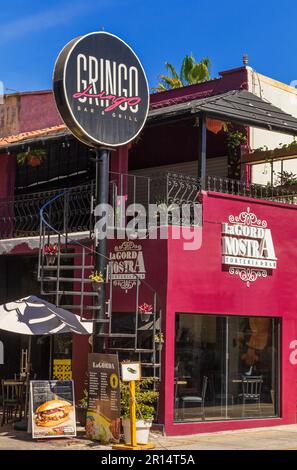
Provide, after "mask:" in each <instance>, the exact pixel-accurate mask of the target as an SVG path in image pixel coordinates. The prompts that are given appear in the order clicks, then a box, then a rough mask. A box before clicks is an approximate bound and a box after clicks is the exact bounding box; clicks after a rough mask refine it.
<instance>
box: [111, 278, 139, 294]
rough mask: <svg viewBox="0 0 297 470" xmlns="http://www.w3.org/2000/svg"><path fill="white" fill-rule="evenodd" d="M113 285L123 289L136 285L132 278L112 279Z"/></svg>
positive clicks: (126, 289)
mask: <svg viewBox="0 0 297 470" xmlns="http://www.w3.org/2000/svg"><path fill="white" fill-rule="evenodd" d="M113 285H114V286H115V287H120V288H121V289H123V290H124V291H126V292H127V291H128V290H129V289H132V287H134V286H136V281H132V280H127V279H125V280H122V281H118V280H116V281H113Z"/></svg>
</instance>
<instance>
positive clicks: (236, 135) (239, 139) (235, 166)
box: [226, 128, 247, 178]
mask: <svg viewBox="0 0 297 470" xmlns="http://www.w3.org/2000/svg"><path fill="white" fill-rule="evenodd" d="M228 129H229V130H228V131H227V138H226V141H227V147H228V154H229V159H228V177H229V178H240V146H241V145H242V144H245V143H246V142H247V137H246V135H245V134H244V133H243V132H241V131H239V130H231V129H230V128H228Z"/></svg>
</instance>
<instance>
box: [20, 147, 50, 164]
mask: <svg viewBox="0 0 297 470" xmlns="http://www.w3.org/2000/svg"><path fill="white" fill-rule="evenodd" d="M45 158H46V151H45V150H43V149H32V150H30V149H29V150H27V151H26V152H19V153H18V154H17V163H18V165H29V166H32V167H35V166H40V165H41V163H42V162H43V161H44V159H45Z"/></svg>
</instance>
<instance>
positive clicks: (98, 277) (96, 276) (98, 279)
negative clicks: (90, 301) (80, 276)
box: [89, 271, 104, 291]
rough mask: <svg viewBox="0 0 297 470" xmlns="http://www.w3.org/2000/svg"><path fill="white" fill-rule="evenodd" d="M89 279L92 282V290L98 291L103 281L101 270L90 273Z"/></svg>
mask: <svg viewBox="0 0 297 470" xmlns="http://www.w3.org/2000/svg"><path fill="white" fill-rule="evenodd" d="M89 279H91V281H92V284H93V290H94V291H100V290H101V287H102V283H103V282H104V276H103V274H102V273H101V272H99V273H98V272H97V271H95V272H93V273H92V274H90V276H89Z"/></svg>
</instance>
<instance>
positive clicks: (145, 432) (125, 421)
mask: <svg viewBox="0 0 297 470" xmlns="http://www.w3.org/2000/svg"><path fill="white" fill-rule="evenodd" d="M152 423H153V420H152V419H147V420H142V419H141V420H140V419H137V420H136V442H137V444H147V443H148V439H149V435H150V429H151V427H152ZM122 426H123V430H124V439H125V444H131V431H130V419H129V418H122Z"/></svg>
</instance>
